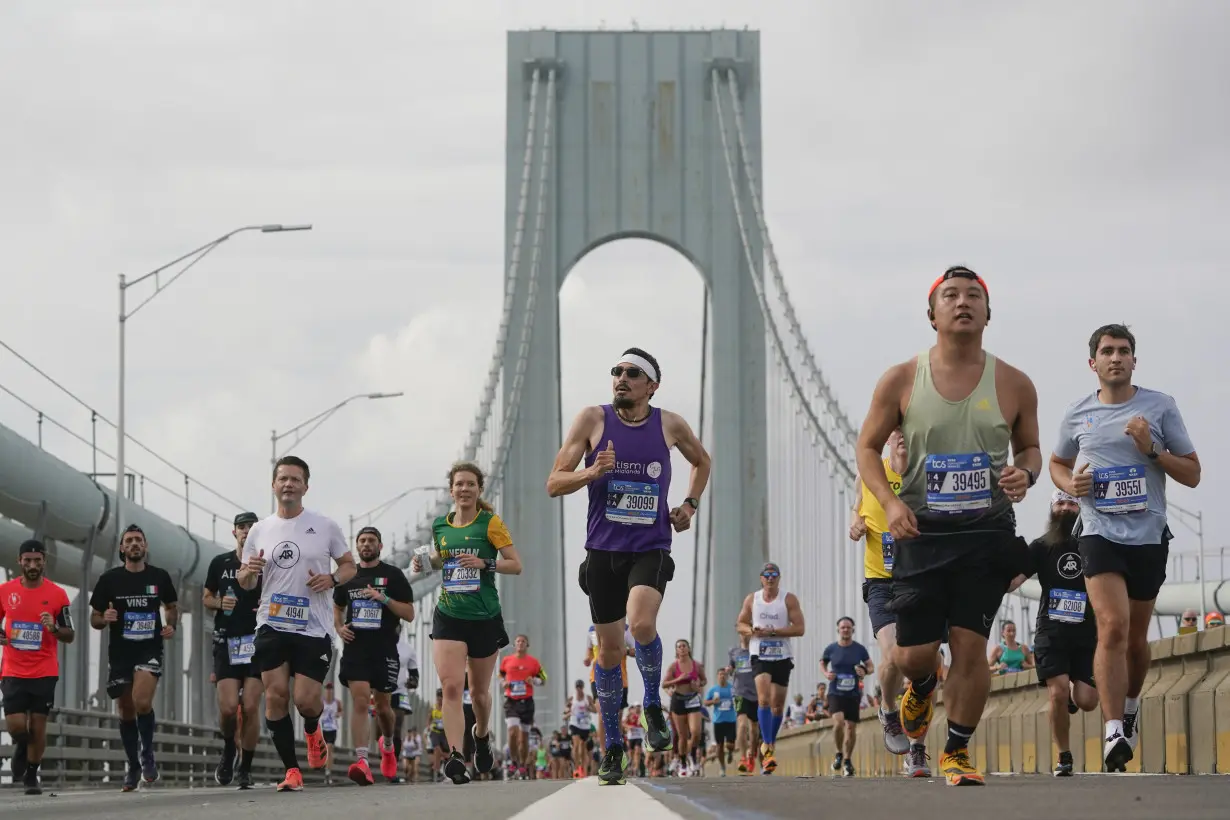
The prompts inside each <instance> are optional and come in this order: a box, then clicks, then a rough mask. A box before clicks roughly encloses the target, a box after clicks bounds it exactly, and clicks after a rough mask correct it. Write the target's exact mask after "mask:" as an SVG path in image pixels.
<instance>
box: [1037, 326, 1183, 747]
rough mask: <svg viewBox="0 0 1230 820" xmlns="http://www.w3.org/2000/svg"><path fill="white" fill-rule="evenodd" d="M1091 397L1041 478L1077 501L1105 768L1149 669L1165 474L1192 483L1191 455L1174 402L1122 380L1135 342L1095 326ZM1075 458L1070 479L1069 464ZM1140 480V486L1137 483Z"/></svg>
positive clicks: (1162, 569)
mask: <svg viewBox="0 0 1230 820" xmlns="http://www.w3.org/2000/svg"><path fill="white" fill-rule="evenodd" d="M1089 368H1090V369H1091V370H1093V371H1094V372H1095V373H1096V374H1097V377H1098V389H1097V391H1096V392H1094V393H1091V394H1090V395H1088V396H1086V397H1084V398H1082V399H1080V400H1079V401H1077V402H1075V403H1073V404H1072V405H1071V406H1069V407H1068V409H1067V412H1066V413H1065V414H1064V419H1063V422H1062V423H1061V425H1060V432H1059V443H1058V444H1056V445H1055V452H1054V453H1052V454H1051V480H1052V481H1053V482H1054V483H1055V486H1056V487H1058V488H1059V489H1061V490H1063V491H1064V492H1066V493H1068V494H1069V495H1071V496H1073V497H1075V498H1079V499H1080V500H1081V525H1082V527H1081V535H1080V554H1081V559H1082V560H1083V561H1084V572H1085V578H1086V583H1085V586H1086V587H1087V589H1088V591H1089V605H1090V606H1091V607H1093V611H1094V612H1095V613H1096V615H1097V630H1098V647H1097V652H1096V654H1095V656H1094V676H1095V677H1096V678H1097V681H1098V695H1099V696H1100V699H1101V702H1102V717H1103V718H1104V719H1105V720H1106V745H1105V749H1104V751H1103V760H1104V763H1105V765H1106V770H1107V771H1125V770H1126V769H1125V767H1126V765H1127V762H1128V761H1129V760H1131V759H1132V757H1133V755H1134V754H1135V749H1136V741H1137V733H1136V718H1137V715H1138V714H1139V712H1140V689H1141V687H1142V686H1143V685H1144V681H1145V674H1146V673H1147V672H1148V671H1149V622H1150V620H1151V619H1152V617H1153V602H1154V600H1155V599H1156V598H1157V592H1158V590H1159V589H1161V586H1162V584H1163V583H1164V582H1165V580H1166V561H1167V559H1168V557H1169V554H1170V541H1171V538H1172V537H1173V536H1172V535H1171V532H1170V527H1169V526H1167V523H1166V478H1167V477H1170V478H1173V479H1174V480H1175V481H1177V482H1179V483H1180V484H1182V485H1184V486H1185V487H1195V486H1196V485H1197V484H1199V483H1200V459H1199V458H1198V457H1197V456H1196V447H1195V445H1194V444H1192V440H1191V437H1190V436H1189V435H1188V433H1187V427H1186V426H1185V425H1184V423H1183V416H1182V415H1181V414H1180V413H1179V406H1178V405H1177V404H1176V403H1175V400H1174V399H1173V398H1171V397H1170V396H1168V395H1166V394H1165V393H1159V392H1157V391H1156V390H1149V389H1148V388H1144V387H1137V386H1135V385H1134V384H1132V372H1133V371H1134V370H1135V369H1136V337H1135V336H1133V335H1132V332H1131V331H1130V330H1128V329H1127V328H1126V327H1124V326H1123V325H1104V326H1103V327H1100V328H1098V329H1097V330H1095V331H1094V332H1093V335H1092V336H1090V337H1089ZM1078 456H1080V457H1082V459H1083V460H1084V462H1085V463H1084V464H1082V465H1081V468H1080V470H1078V471H1077V472H1076V473H1075V474H1074V473H1073V472H1072V468H1073V467H1075V466H1076V459H1077V457H1078ZM1142 479H1143V480H1142Z"/></svg>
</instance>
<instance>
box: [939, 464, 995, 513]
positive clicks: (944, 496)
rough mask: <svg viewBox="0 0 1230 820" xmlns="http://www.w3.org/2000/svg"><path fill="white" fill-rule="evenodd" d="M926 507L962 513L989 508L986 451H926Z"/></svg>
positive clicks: (989, 483) (988, 466)
mask: <svg viewBox="0 0 1230 820" xmlns="http://www.w3.org/2000/svg"><path fill="white" fill-rule="evenodd" d="M923 463H924V466H925V468H926V473H927V509H928V510H930V511H931V512H935V513H947V514H949V515H962V514H965V513H972V512H978V511H979V510H987V509H990V507H991V457H990V456H989V455H987V454H986V453H938V454H934V455H931V454H929V455H928V456H927V458H926V461H924V462H923Z"/></svg>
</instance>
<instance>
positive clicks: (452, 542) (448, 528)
mask: <svg viewBox="0 0 1230 820" xmlns="http://www.w3.org/2000/svg"><path fill="white" fill-rule="evenodd" d="M455 515H456V512H450V513H449V514H448V515H442V516H440V517H439V518H437V519H436V520H435V523H433V524H432V527H431V529H432V536H433V538H434V539H435V542H436V551H437V552H439V553H440V557H441V558H443V559H444V567H443V569H442V570H441V584H440V600H439V603H437V604H436V608H437V609H439V610H440V611H441V612H443V613H444V614H445V615H450V616H452V617H454V618H460V619H462V620H465V621H483V620H486V619H488V618H494V617H496V616H497V615H499V614H500V595H499V593H498V592H497V591H496V587H495V573H494V572H489V571H488V570H486V569H472V568H469V567H463V566H460V565H458V563H457V558H458V556H460V555H463V554H469V555H477V556H478V557H479V558H482V559H483V560H487V559H491V558H498V557H499V554H500V550H502V549H504V548H505V547H509V546H512V536H511V535H509V534H508V528H507V527H505V526H504V522H503V521H502V520H500V517H499V516H498V515H496V514H495V513H493V512H489V511H487V510H479V511H478V516H477V517H476V518H475V519H474V520H473V521H471V522H470V523H469V524H465V525H464V526H460V527H459V526H457V525H456V524H454V523H453V521H454V516H455Z"/></svg>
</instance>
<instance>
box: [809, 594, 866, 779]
mask: <svg viewBox="0 0 1230 820" xmlns="http://www.w3.org/2000/svg"><path fill="white" fill-rule="evenodd" d="M820 671H821V673H823V674H824V676H825V677H826V678H828V680H829V696H828V703H827V704H826V705H827V707H828V712H829V717H831V718H832V720H833V740H834V741H835V742H836V743H837V754H836V755H835V756H834V757H833V771H835V772H840V771H842V770H843V769H844V772H843V774H844V775H845V776H846V777H854V744H855V741H856V740H857V739H858V721H859V716H860V712H861V711H862V705H863V678H864V677H865V676H866V675H868V674H870V673H871V672H874V671H875V664H873V663H872V662H871V655H870V654H869V653H868V652H867V647H865V646H863V645H862V644H861V643H859V642H858V641H856V640H854V619H853V618H850V617H848V616H842V617H841V618H838V619H837V640H836V641H834V642H833V643H831V644H829V645H828V646H826V647H825V648H824V654H823V655H821V656H820Z"/></svg>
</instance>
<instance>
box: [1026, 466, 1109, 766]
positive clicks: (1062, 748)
mask: <svg viewBox="0 0 1230 820" xmlns="http://www.w3.org/2000/svg"><path fill="white" fill-rule="evenodd" d="M1079 517H1080V502H1078V501H1077V500H1076V499H1075V498H1073V497H1072V496H1070V495H1068V494H1067V493H1065V492H1064V491H1063V490H1056V491H1055V492H1054V493H1052V494H1051V517H1050V520H1049V521H1048V522H1047V527H1046V533H1045V534H1044V535H1043V536H1042V537H1041V538H1038V539H1037V540H1035V541H1034V542H1033V543H1032V544H1030V545H1029V560H1030V564H1031V570H1032V571H1033V572H1036V573H1037V574H1038V583H1039V584H1040V585H1041V586H1042V595H1041V596H1040V597H1039V599H1038V600H1039V604H1040V605H1039V607H1038V623H1037V629H1036V630H1035V631H1036V635H1035V637H1034V657H1035V658H1036V659H1037V670H1038V685H1039V686H1045V687H1046V689H1047V693H1048V694H1049V695H1050V700H1051V733H1052V736H1053V737H1054V738H1055V745H1056V746H1057V747H1058V748H1059V764H1058V765H1057V766H1056V767H1055V776H1056V777H1071V776H1072V749H1071V746H1069V744H1068V729H1069V721H1070V717H1069V715H1072V714H1075V713H1076V711H1077V710H1078V709H1080V710H1081V711H1084V712H1091V711H1093V710H1094V709H1096V708H1097V707H1098V691H1097V689H1096V688H1094V683H1093V652H1094V649H1095V647H1096V646H1097V643H1098V633H1097V628H1096V622H1095V621H1094V616H1093V612H1092V611H1090V609H1089V599H1088V595H1087V593H1086V592H1085V579H1084V577H1083V576H1082V573H1083V572H1084V569H1085V564H1084V561H1082V560H1081V554H1080V550H1079V548H1078V547H1077V542H1076V536H1075V535H1073V534H1072V528H1073V527H1074V526H1076V521H1077V519H1078V518H1079ZM1031 574H1032V572H1031Z"/></svg>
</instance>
